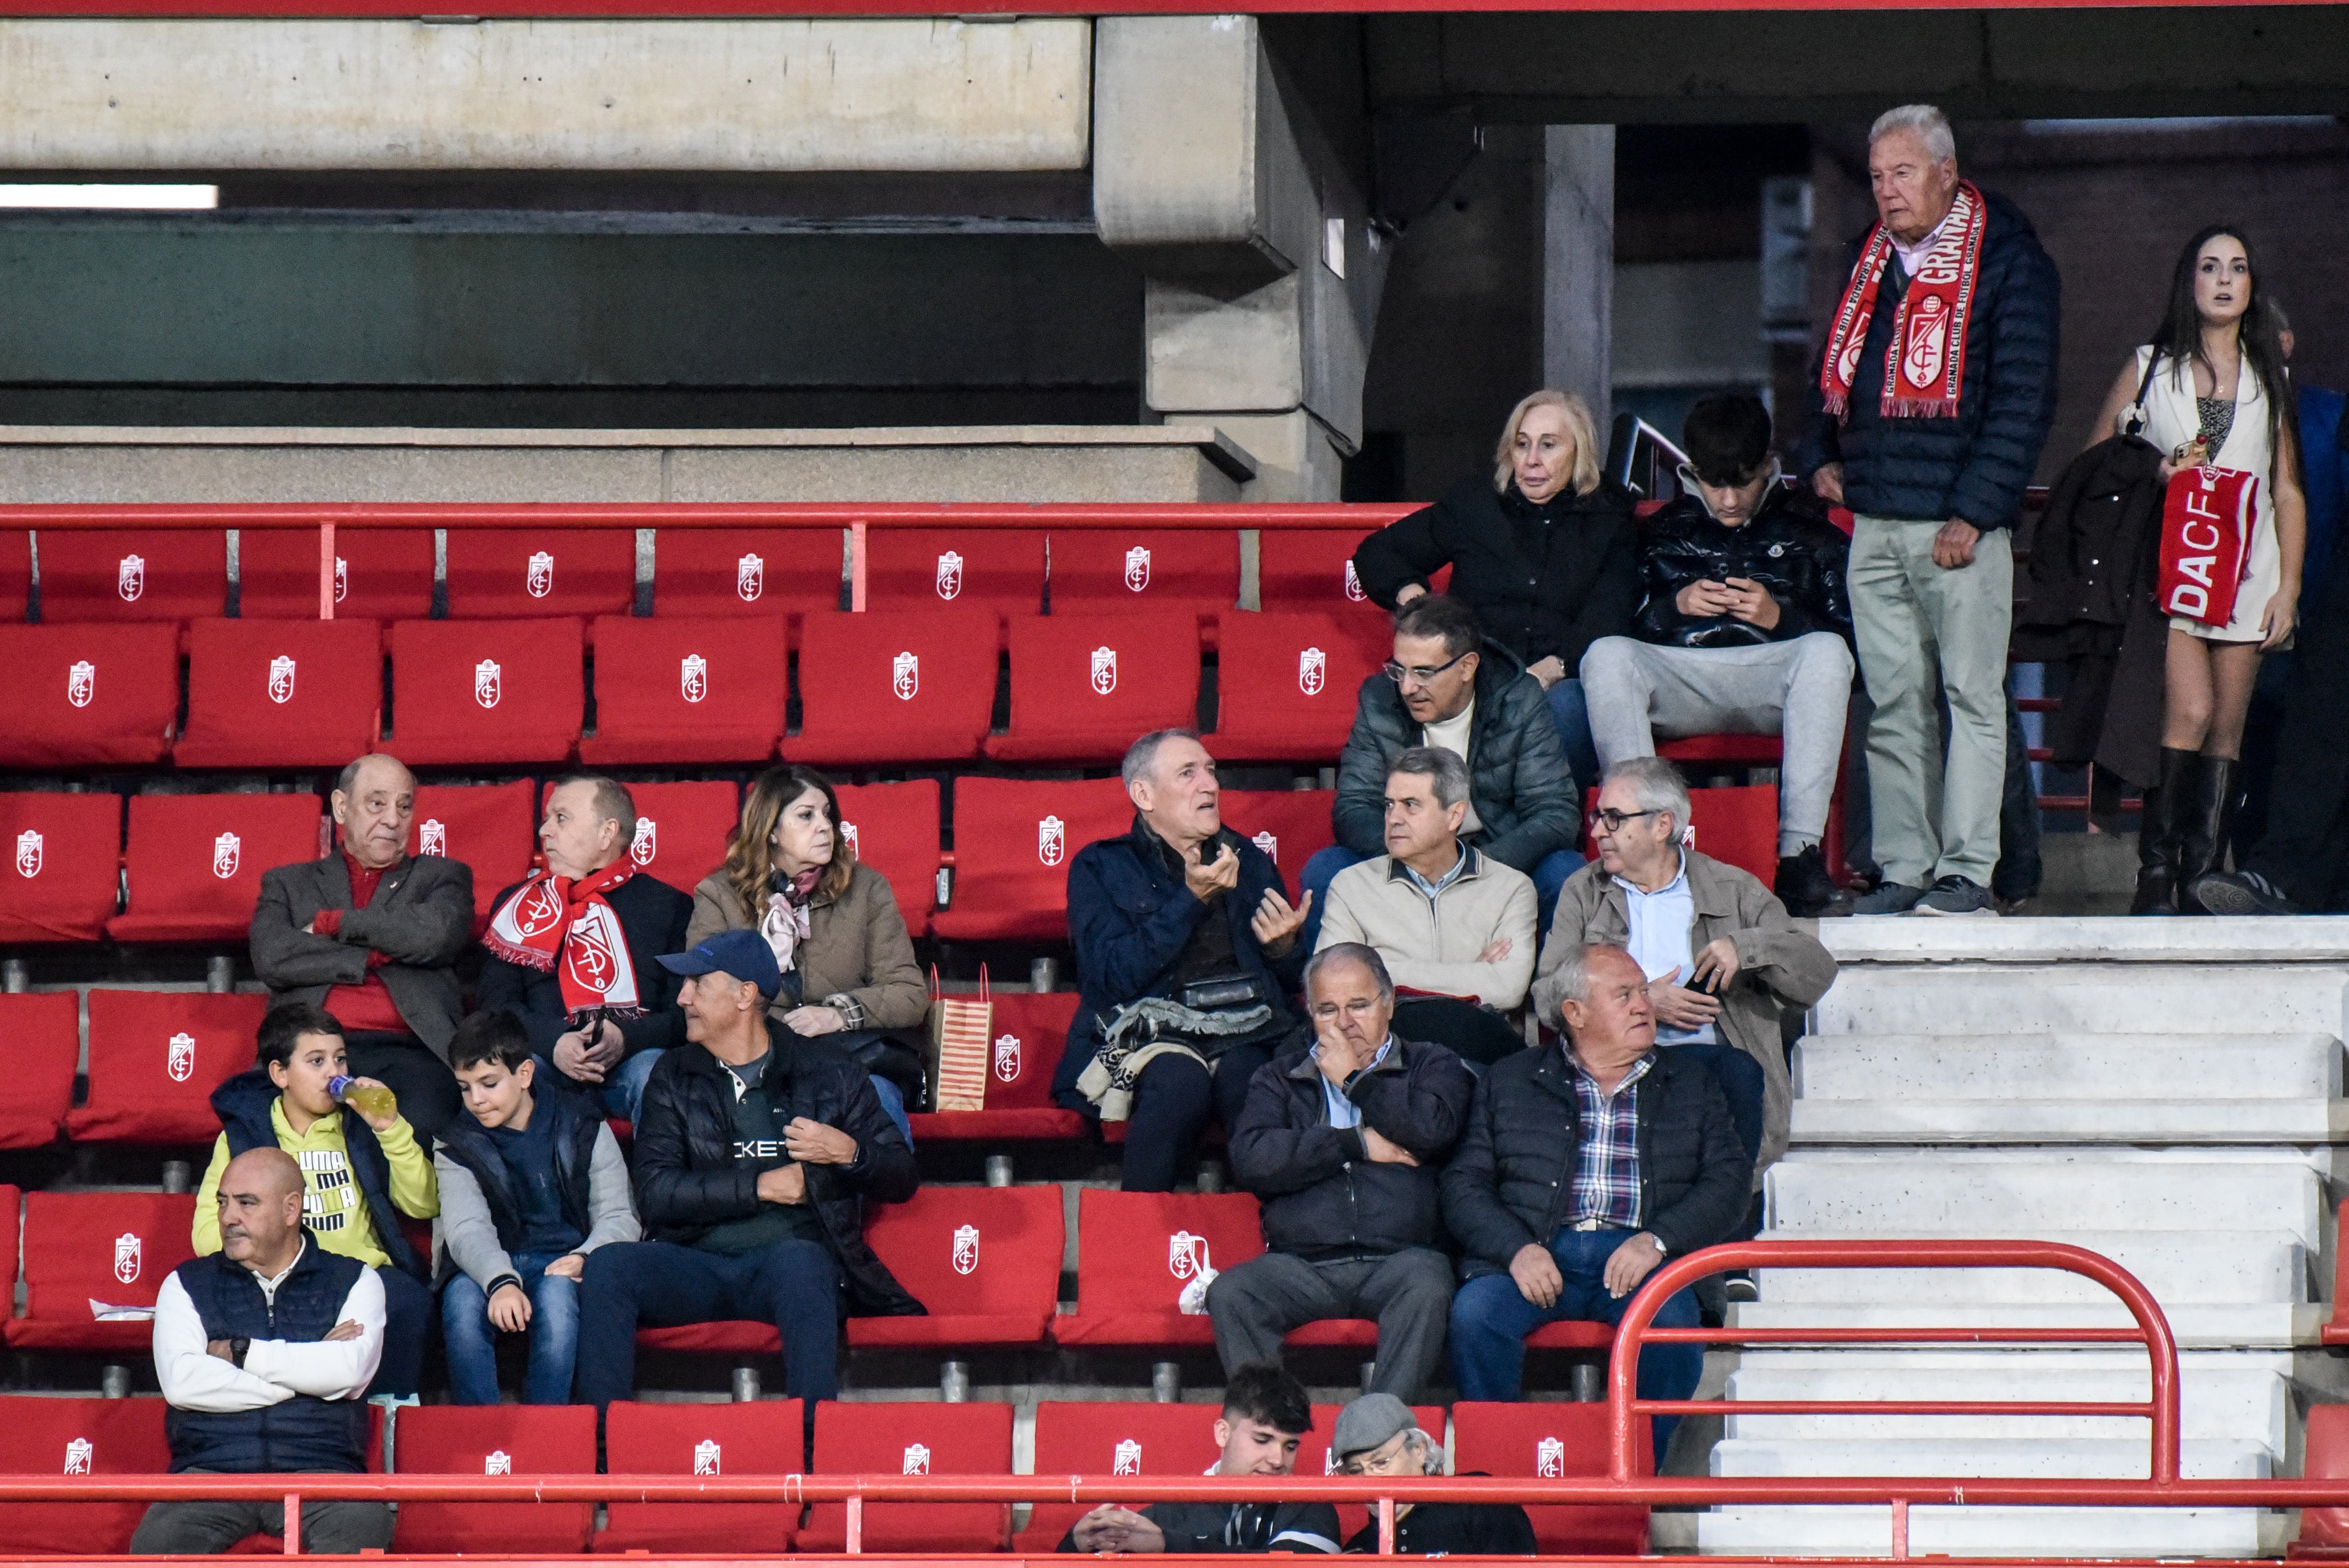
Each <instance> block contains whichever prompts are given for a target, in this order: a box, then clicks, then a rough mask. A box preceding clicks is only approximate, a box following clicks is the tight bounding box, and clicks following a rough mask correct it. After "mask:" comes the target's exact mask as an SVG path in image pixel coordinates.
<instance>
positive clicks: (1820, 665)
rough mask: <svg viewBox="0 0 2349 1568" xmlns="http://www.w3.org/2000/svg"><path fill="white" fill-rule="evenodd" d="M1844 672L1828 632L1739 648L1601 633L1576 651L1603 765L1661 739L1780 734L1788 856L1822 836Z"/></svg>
mask: <svg viewBox="0 0 2349 1568" xmlns="http://www.w3.org/2000/svg"><path fill="white" fill-rule="evenodd" d="M1851 671H1852V664H1851V650H1850V649H1849V648H1847V647H1846V646H1845V645H1844V640H1843V639H1842V638H1841V637H1838V636H1837V635H1836V634H1834V633H1833V632H1812V633H1809V634H1806V635H1804V636H1800V637H1794V638H1790V639H1789V640H1787V641H1785V642H1783V643H1764V644H1761V645H1758V646H1754V647H1745V648H1673V647H1666V646H1663V645H1661V644H1657V643H1643V642H1640V641H1639V640H1637V639H1636V638H1632V637H1601V638H1599V640H1598V641H1597V642H1595V643H1593V644H1591V645H1590V646H1589V648H1588V650H1587V651H1586V652H1585V653H1584V654H1583V655H1582V696H1583V700H1584V701H1585V702H1586V703H1588V705H1589V707H1590V735H1591V738H1592V739H1593V740H1595V741H1597V742H1598V745H1599V763H1600V765H1601V766H1602V767H1608V768H1612V767H1613V766H1614V765H1615V764H1616V763H1618V762H1620V761H1622V760H1623V759H1625V758H1630V757H1652V756H1654V755H1655V754H1656V739H1657V738H1658V737H1660V736H1661V738H1664V739H1666V740H1676V739H1679V738H1682V737H1684V736H1691V735H1723V734H1727V735H1775V736H1779V737H1781V738H1782V745H1783V748H1784V750H1785V758H1784V759H1783V760H1782V762H1781V765H1780V767H1779V771H1778V853H1779V854H1780V855H1781V856H1785V855H1794V854H1800V853H1801V852H1802V851H1804V850H1806V849H1807V848H1809V847H1810V846H1811V845H1813V844H1816V843H1817V842H1818V841H1820V840H1821V839H1823V838H1825V837H1826V830H1827V806H1828V803H1829V802H1830V801H1832V800H1833V799H1835V786H1836V767H1837V762H1838V761H1839V760H1840V759H1841V758H1842V756H1843V732H1844V720H1845V715H1846V713H1847V711H1848V709H1849V708H1850V707H1851Z"/></svg>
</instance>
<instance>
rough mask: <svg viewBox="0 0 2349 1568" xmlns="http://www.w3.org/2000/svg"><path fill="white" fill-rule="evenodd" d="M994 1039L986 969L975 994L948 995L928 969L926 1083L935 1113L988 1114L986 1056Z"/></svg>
mask: <svg viewBox="0 0 2349 1568" xmlns="http://www.w3.org/2000/svg"><path fill="white" fill-rule="evenodd" d="M994 1037H995V1004H994V1003H993V1002H991V1001H989V1000H988V995H987V966H986V965H980V966H979V971H978V995H976V996H949V995H946V994H945V993H944V992H942V991H940V990H939V989H938V971H937V966H936V965H931V966H930V1060H929V1068H930V1082H931V1083H932V1084H933V1085H934V1086H936V1103H935V1104H934V1105H933V1106H932V1108H931V1109H935V1110H984V1109H987V1063H988V1052H989V1051H990V1050H992V1049H993V1045H992V1043H991V1042H992V1041H993V1039H994Z"/></svg>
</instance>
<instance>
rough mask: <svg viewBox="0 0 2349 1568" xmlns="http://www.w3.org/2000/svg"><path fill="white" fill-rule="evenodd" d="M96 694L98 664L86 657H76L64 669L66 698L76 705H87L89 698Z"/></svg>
mask: <svg viewBox="0 0 2349 1568" xmlns="http://www.w3.org/2000/svg"><path fill="white" fill-rule="evenodd" d="M97 695H98V666H97V665H94V664H91V663H90V662H89V661H88V659H77V660H75V661H74V664H73V667H72V668H70V669H68V670H67V671H66V700H67V702H69V703H71V704H73V705H74V706H75V707H88V706H89V699H90V698H92V697H94V696H97Z"/></svg>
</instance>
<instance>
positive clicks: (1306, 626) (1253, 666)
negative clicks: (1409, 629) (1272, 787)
mask: <svg viewBox="0 0 2349 1568" xmlns="http://www.w3.org/2000/svg"><path fill="white" fill-rule="evenodd" d="M1345 620H1346V617H1343V616H1340V615H1334V614H1293V613H1292V614H1280V613H1273V614H1261V615H1245V614H1237V613H1235V614H1228V615H1226V616H1225V617H1224V618H1223V624H1222V630H1221V631H1220V632H1219V633H1218V634H1217V641H1216V732H1215V733H1214V734H1213V735H1210V736H1208V737H1207V749H1208V750H1210V751H1212V752H1214V753H1215V754H1216V759H1217V760H1218V761H1223V762H1315V763H1320V762H1334V761H1336V760H1337V757H1338V753H1339V752H1340V750H1342V749H1343V748H1344V747H1345V744H1346V736H1347V733H1348V732H1349V731H1350V730H1351V729H1352V728H1353V727H1354V710H1355V706H1356V702H1357V700H1358V694H1359V693H1360V692H1361V688H1362V683H1363V682H1364V681H1365V680H1368V679H1369V678H1370V677H1371V676H1374V675H1376V674H1377V673H1378V668H1379V665H1380V663H1381V661H1382V660H1383V659H1385V658H1386V656H1387V653H1388V649H1389V647H1390V646H1391V645H1392V638H1391V637H1389V636H1388V635H1387V634H1386V626H1385V623H1384V621H1383V619H1380V620H1377V621H1374V622H1373V624H1372V625H1371V635H1369V636H1365V635H1362V634H1361V628H1359V627H1352V626H1348V625H1347V624H1345Z"/></svg>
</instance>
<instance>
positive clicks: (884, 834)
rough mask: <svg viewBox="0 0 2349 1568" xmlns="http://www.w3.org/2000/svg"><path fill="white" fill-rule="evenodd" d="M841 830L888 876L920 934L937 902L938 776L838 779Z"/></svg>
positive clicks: (861, 856)
mask: <svg viewBox="0 0 2349 1568" xmlns="http://www.w3.org/2000/svg"><path fill="white" fill-rule="evenodd" d="M833 790H834V792H835V793H837V794H838V795H839V797H840V833H841V837H842V838H843V839H844V840H846V841H847V843H848V847H849V849H850V850H852V851H854V852H855V855H856V858H857V859H858V860H860V861H864V863H865V864H866V865H868V866H871V867H872V868H873V869H874V871H876V872H880V873H881V874H882V875H883V876H884V877H886V878H887V879H888V881H889V891H890V892H892V893H894V894H895V895H896V899H897V913H900V914H902V915H904V916H905V929H906V930H907V931H910V932H912V933H913V934H915V935H916V936H919V935H921V934H923V933H925V932H926V931H927V930H929V928H930V912H931V911H932V910H934V909H936V908H937V906H938V781H937V780H936V779H907V780H905V782H904V783H902V784H837V785H834V786H833Z"/></svg>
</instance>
